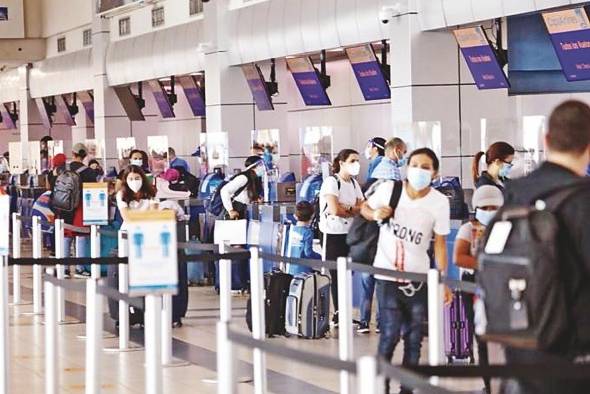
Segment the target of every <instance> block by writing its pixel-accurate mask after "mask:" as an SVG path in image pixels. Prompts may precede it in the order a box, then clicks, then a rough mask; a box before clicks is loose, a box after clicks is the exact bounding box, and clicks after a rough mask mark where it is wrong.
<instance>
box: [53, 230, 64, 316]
mask: <svg viewBox="0 0 590 394" xmlns="http://www.w3.org/2000/svg"><path fill="white" fill-rule="evenodd" d="M54 225H55V227H54V228H55V259H56V260H57V261H58V262H59V261H60V259H62V258H64V257H65V256H66V253H65V245H64V243H65V236H64V220H63V219H56V220H55V224H54ZM55 270H56V276H57V279H59V280H63V279H65V277H66V267H65V266H64V265H62V264H56V266H55ZM56 292H57V321H58V323H63V322H65V320H66V300H65V290H64V289H62V288H57V289H56Z"/></svg>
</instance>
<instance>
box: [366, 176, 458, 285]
mask: <svg viewBox="0 0 590 394" xmlns="http://www.w3.org/2000/svg"><path fill="white" fill-rule="evenodd" d="M393 184H394V183H393V182H386V183H383V184H382V185H380V186H379V187H378V188H377V190H376V191H375V193H374V194H373V195H372V196H371V197H370V198H369V201H368V204H369V206H370V207H371V209H379V208H383V207H387V206H389V201H390V199H391V193H392V191H393ZM450 217H451V214H450V207H449V199H448V198H447V197H446V196H444V195H443V194H442V193H440V192H438V191H437V190H435V189H432V188H431V189H430V192H429V193H428V194H427V195H426V196H424V197H422V198H419V199H416V200H412V199H411V198H410V197H409V196H408V193H407V191H406V185H405V184H404V189H403V191H402V195H401V197H400V200H399V203H398V206H397V209H396V210H395V216H394V217H393V218H392V219H391V220H390V221H389V222H388V223H386V224H384V225H383V226H381V230H380V232H379V244H378V246H377V255H376V256H375V263H374V266H375V267H378V268H384V269H393V270H399V271H406V272H417V273H427V272H428V269H429V268H430V258H429V257H428V248H429V246H430V241H431V239H432V236H433V233H434V234H438V235H447V234H449V233H450V231H451V220H450ZM375 277H376V278H377V279H385V280H392V279H391V278H386V277H382V276H379V275H376V276H375Z"/></svg>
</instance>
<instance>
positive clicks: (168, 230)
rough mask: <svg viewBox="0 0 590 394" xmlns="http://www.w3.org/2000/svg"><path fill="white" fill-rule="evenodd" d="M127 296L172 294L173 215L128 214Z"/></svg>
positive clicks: (175, 260) (174, 274)
mask: <svg viewBox="0 0 590 394" xmlns="http://www.w3.org/2000/svg"><path fill="white" fill-rule="evenodd" d="M127 216H128V219H129V220H128V222H129V226H128V239H129V293H130V294H131V295H132V296H139V295H146V294H176V292H177V291H178V266H177V263H178V254H177V249H176V245H177V241H176V215H175V213H174V212H173V211H170V210H165V211H143V212H139V211H130V212H128V214H127Z"/></svg>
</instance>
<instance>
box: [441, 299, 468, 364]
mask: <svg viewBox="0 0 590 394" xmlns="http://www.w3.org/2000/svg"><path fill="white" fill-rule="evenodd" d="M465 297H469V295H467V296H466V295H464V294H463V293H462V292H460V291H455V292H453V302H452V303H451V305H449V306H445V314H444V315H445V317H444V319H445V321H444V323H445V325H444V328H445V355H446V356H447V360H448V361H449V363H454V362H464V363H473V361H474V358H473V333H472V332H471V326H470V325H469V323H468V321H467V315H466V313H465Z"/></svg>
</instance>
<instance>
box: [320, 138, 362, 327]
mask: <svg viewBox="0 0 590 394" xmlns="http://www.w3.org/2000/svg"><path fill="white" fill-rule="evenodd" d="M360 170H361V165H360V162H359V155H358V152H357V151H355V150H352V149H344V150H342V151H340V153H338V156H336V158H335V159H334V163H333V165H332V173H333V174H334V175H332V176H330V177H328V178H326V179H325V180H324V183H323V184H322V188H321V189H320V225H319V226H320V231H321V232H322V234H323V246H324V256H323V257H324V259H325V260H332V261H334V260H336V259H337V258H338V257H346V256H348V252H349V247H348V244H347V243H346V234H347V233H348V230H349V229H350V226H351V225H352V220H353V218H354V217H355V216H357V215H358V214H359V212H360V207H361V203H362V202H363V200H364V197H363V192H362V190H361V187H360V185H359V183H358V182H357V181H356V180H355V179H354V177H356V176H358V174H359V173H360ZM330 276H331V277H332V285H331V286H332V288H331V289H332V299H333V303H334V317H333V319H332V321H333V322H334V326H337V325H338V281H337V275H336V271H335V270H330Z"/></svg>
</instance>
